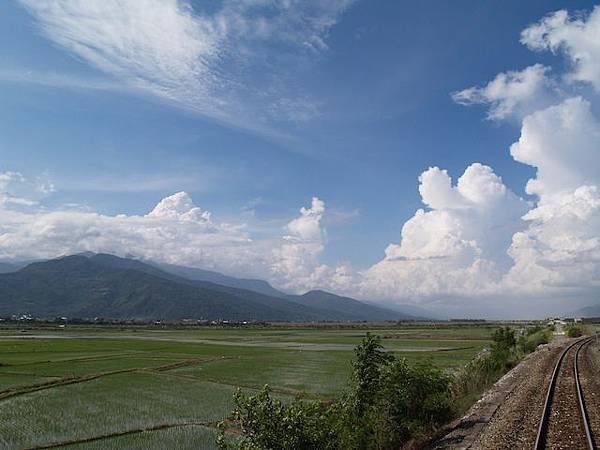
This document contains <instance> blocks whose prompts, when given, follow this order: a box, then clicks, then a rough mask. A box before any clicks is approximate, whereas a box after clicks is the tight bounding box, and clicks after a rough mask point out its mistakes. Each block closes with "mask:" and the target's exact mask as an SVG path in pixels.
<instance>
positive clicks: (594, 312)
mask: <svg viewBox="0 0 600 450" xmlns="http://www.w3.org/2000/svg"><path fill="white" fill-rule="evenodd" d="M569 315H572V316H573V317H600V305H590V306H586V307H584V308H581V309H578V310H577V311H575V312H574V313H573V314H569Z"/></svg>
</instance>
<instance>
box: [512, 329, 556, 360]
mask: <svg viewBox="0 0 600 450" xmlns="http://www.w3.org/2000/svg"><path fill="white" fill-rule="evenodd" d="M551 338H552V331H551V329H550V328H548V327H541V326H539V325H538V326H535V327H531V328H529V329H527V331H526V332H525V336H521V337H520V338H519V339H518V342H517V347H518V349H519V351H520V352H521V353H522V354H524V355H526V354H527V353H531V352H533V351H534V350H535V349H536V348H537V347H538V346H539V345H541V344H547V343H548V342H550V339H551Z"/></svg>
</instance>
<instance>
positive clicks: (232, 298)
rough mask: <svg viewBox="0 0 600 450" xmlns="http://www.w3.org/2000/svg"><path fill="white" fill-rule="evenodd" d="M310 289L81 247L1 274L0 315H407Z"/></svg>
mask: <svg viewBox="0 0 600 450" xmlns="http://www.w3.org/2000/svg"><path fill="white" fill-rule="evenodd" d="M230 278H233V277H230ZM265 283H266V282H265ZM267 284H268V283H267ZM273 289H274V288H273ZM277 292H280V291H277ZM311 292H312V293H311ZM311 292H309V293H307V294H310V295H307V294H304V296H288V295H285V294H284V295H283V296H282V297H273V296H268V295H265V294H262V293H260V292H255V291H251V290H247V289H240V288H236V287H231V286H224V285H220V284H216V283H213V282H209V281H200V280H191V279H188V278H184V277H181V276H179V275H176V274H173V273H170V272H166V271H164V270H161V269H160V268H158V267H157V266H155V265H151V264H147V263H146V262H143V261H140V260H136V259H130V258H120V257H117V256H114V255H109V254H79V255H70V256H64V257H61V258H57V259H52V260H48V261H43V262H35V263H32V264H29V265H27V266H26V267H24V268H22V269H20V270H18V271H16V272H11V273H5V274H0V315H11V314H32V315H35V316H41V317H52V316H69V317H80V318H84V317H86V318H89V317H105V318H118V319H124V318H126V319H129V318H132V319H133V318H135V319H144V320H150V319H183V318H196V319H224V320H266V321H320V320H326V321H358V320H401V319H412V317H410V316H407V315H403V314H401V313H394V312H393V311H391V310H390V311H386V312H385V313H384V312H383V311H382V308H377V307H372V306H369V305H366V304H363V303H361V302H359V301H358V300H354V299H350V298H348V297H339V296H336V295H335V294H330V293H326V292H324V291H311ZM315 292H316V293H317V294H315ZM315 295H316V296H320V297H324V296H325V297H327V298H328V299H329V300H330V301H331V303H323V299H322V298H321V299H316V298H315ZM297 297H298V298H297ZM344 305H345V306H344Z"/></svg>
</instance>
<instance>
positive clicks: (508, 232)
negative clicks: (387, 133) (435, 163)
mask: <svg viewBox="0 0 600 450" xmlns="http://www.w3.org/2000/svg"><path fill="white" fill-rule="evenodd" d="M419 180H420V186H419V192H420V193H421V197H422V200H423V203H425V204H426V205H427V206H428V207H429V208H430V210H428V211H425V210H423V209H420V210H418V211H417V212H416V213H415V215H414V216H413V217H412V218H411V219H410V220H409V221H408V222H406V223H405V224H404V226H403V227H402V239H401V241H400V244H391V245H389V246H388V248H387V249H386V251H385V258H384V259H383V261H381V262H379V263H378V264H376V265H375V266H373V267H371V268H370V269H369V270H368V271H367V272H366V274H365V279H364V281H363V285H362V290H363V292H365V294H366V293H367V292H371V293H373V294H375V295H376V296H377V297H379V298H390V299H393V298H400V299H414V298H419V297H432V296H438V295H444V294H460V295H466V296H470V295H476V294H482V293H485V292H487V291H489V290H490V289H491V288H492V286H493V285H494V284H495V283H498V282H499V281H500V278H501V276H502V273H503V271H505V270H507V269H508V267H510V261H509V258H508V256H507V254H506V251H507V250H508V248H509V246H510V243H511V239H512V235H513V233H515V232H516V231H517V230H520V229H523V227H524V223H523V222H522V220H521V216H522V215H523V214H525V212H526V211H527V209H528V205H527V203H526V202H525V201H523V200H522V199H520V198H519V197H517V196H516V195H515V194H513V193H512V192H511V191H510V190H509V189H507V188H506V186H505V185H504V184H503V183H502V180H501V179H500V177H498V176H497V175H496V174H494V172H493V171H492V169H491V168H490V167H487V166H484V165H481V164H478V163H475V164H472V165H471V166H469V167H468V168H467V169H466V170H465V172H464V174H463V175H462V176H461V177H460V178H459V179H458V182H457V184H456V186H453V185H452V181H451V179H450V177H449V176H448V174H447V172H446V171H443V170H440V169H438V168H437V167H433V168H430V169H429V170H427V171H425V172H424V173H423V174H422V175H421V177H420V178H419Z"/></svg>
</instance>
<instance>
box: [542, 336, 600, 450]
mask: <svg viewBox="0 0 600 450" xmlns="http://www.w3.org/2000/svg"><path fill="white" fill-rule="evenodd" d="M592 339H594V338H584V339H580V340H578V341H576V342H573V343H572V344H570V345H569V346H568V347H567V348H565V349H564V350H563V351H562V353H561V354H560V356H559V358H558V361H557V362H556V365H555V367H554V371H553V373H552V378H551V379H550V385H549V387H548V391H547V394H546V401H545V403H544V409H543V412H542V417H541V420H540V424H539V428H538V433H537V438H536V441H535V447H534V448H535V449H536V450H542V449H548V448H551V449H560V448H565V449H566V448H568V449H582V450H583V449H588V450H595V449H596V445H595V441H594V436H593V434H592V431H591V429H590V423H589V418H588V413H587V410H586V405H585V396H584V395H583V391H582V388H581V381H580V373H579V365H578V359H579V353H580V351H581V349H582V348H584V347H585V346H586V345H588V344H589V343H590V342H591V341H592Z"/></svg>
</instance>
